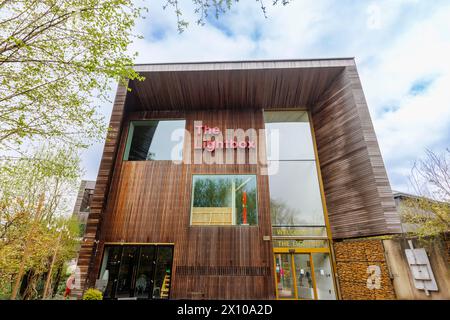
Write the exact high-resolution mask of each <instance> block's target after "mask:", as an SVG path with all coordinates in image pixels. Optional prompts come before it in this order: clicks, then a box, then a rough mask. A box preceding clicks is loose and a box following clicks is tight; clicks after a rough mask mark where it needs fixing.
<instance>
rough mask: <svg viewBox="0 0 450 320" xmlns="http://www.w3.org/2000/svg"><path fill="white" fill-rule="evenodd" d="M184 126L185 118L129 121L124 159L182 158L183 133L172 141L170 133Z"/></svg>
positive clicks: (182, 128)
mask: <svg viewBox="0 0 450 320" xmlns="http://www.w3.org/2000/svg"><path fill="white" fill-rule="evenodd" d="M185 126H186V121H185V120H151V121H131V122H130V128H129V131H128V138H127V144H126V148H125V154H124V160H129V161H139V160H182V158H183V155H182V151H183V139H184V138H183V137H184V135H183V134H181V139H179V140H178V141H172V134H174V133H175V132H178V131H177V130H184V128H185ZM180 132H182V131H180ZM177 137H178V135H176V136H174V139H176V138H177Z"/></svg>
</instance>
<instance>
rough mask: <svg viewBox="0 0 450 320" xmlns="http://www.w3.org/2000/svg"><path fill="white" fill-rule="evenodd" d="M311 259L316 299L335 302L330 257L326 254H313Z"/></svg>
mask: <svg viewBox="0 0 450 320" xmlns="http://www.w3.org/2000/svg"><path fill="white" fill-rule="evenodd" d="M312 258H313V263H314V275H315V278H316V286H317V296H318V297H317V298H318V299H319V300H336V293H335V291H334V284H333V276H332V271H331V261H330V255H329V254H328V253H313V254H312Z"/></svg>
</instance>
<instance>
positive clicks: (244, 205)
mask: <svg viewBox="0 0 450 320" xmlns="http://www.w3.org/2000/svg"><path fill="white" fill-rule="evenodd" d="M242 224H247V192H245V191H244V192H242Z"/></svg>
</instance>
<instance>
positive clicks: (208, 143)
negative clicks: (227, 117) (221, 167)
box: [194, 121, 256, 152]
mask: <svg viewBox="0 0 450 320" xmlns="http://www.w3.org/2000/svg"><path fill="white" fill-rule="evenodd" d="M194 130H195V137H194V149H202V150H207V151H210V152H213V151H214V150H216V149H256V141H253V140H250V139H249V138H248V137H247V138H246V137H245V136H243V137H241V139H239V135H237V136H235V135H233V137H230V138H225V139H224V138H223V137H224V135H223V133H222V131H221V130H220V129H219V128H218V127H209V126H207V125H203V124H202V123H201V122H200V121H195V122H194Z"/></svg>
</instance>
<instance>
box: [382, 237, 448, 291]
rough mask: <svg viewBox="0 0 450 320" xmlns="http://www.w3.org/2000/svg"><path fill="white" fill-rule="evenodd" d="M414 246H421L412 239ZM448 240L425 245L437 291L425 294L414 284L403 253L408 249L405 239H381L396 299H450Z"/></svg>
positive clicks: (417, 247)
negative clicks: (428, 294)
mask: <svg viewBox="0 0 450 320" xmlns="http://www.w3.org/2000/svg"><path fill="white" fill-rule="evenodd" d="M413 243H414V248H416V249H419V248H423V247H424V246H421V245H420V244H419V243H418V242H417V241H413ZM448 244H449V242H448V241H447V242H444V241H442V242H441V243H438V244H435V245H433V246H426V247H425V249H426V250H427V253H428V257H429V260H430V264H431V268H432V269H433V274H434V277H435V279H436V282H437V285H438V288H439V291H438V292H430V296H427V295H426V294H425V292H424V291H423V290H418V289H416V288H415V286H414V282H413V278H412V275H411V271H410V268H409V265H408V261H407V259H406V255H405V249H409V246H408V242H407V239H392V240H383V245H384V248H385V255H386V259H387V262H388V265H389V268H390V271H391V274H392V276H393V285H394V289H395V293H396V295H397V298H398V299H402V300H444V299H446V300H449V299H450V264H449V254H448Z"/></svg>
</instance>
